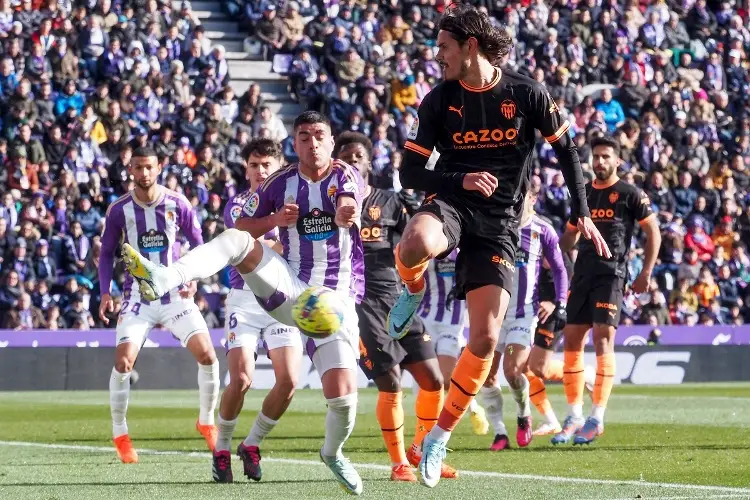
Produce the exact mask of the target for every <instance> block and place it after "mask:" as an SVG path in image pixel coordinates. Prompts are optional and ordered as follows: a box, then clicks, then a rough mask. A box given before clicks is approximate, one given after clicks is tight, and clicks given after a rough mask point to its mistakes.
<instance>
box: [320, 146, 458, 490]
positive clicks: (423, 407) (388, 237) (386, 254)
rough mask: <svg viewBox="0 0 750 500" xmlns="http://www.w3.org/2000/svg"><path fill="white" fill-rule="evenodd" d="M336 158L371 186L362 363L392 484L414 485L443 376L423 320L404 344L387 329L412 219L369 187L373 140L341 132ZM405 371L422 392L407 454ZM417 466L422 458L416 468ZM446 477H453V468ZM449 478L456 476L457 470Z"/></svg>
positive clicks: (365, 218) (394, 200)
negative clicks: (398, 248)
mask: <svg viewBox="0 0 750 500" xmlns="http://www.w3.org/2000/svg"><path fill="white" fill-rule="evenodd" d="M333 155H334V158H338V159H339V160H342V161H345V162H346V163H348V164H350V165H352V166H353V167H355V168H357V170H358V171H359V172H360V174H361V175H362V177H363V179H364V181H365V182H364V183H365V185H367V190H366V191H365V196H364V201H363V204H362V221H361V222H362V223H361V226H360V227H361V229H360V235H361V236H362V246H363V248H364V253H365V254H364V257H365V296H364V299H363V300H362V303H361V304H357V306H356V309H357V314H358V316H359V339H360V340H359V350H360V353H359V354H360V358H359V365H360V368H362V371H363V372H364V373H365V375H367V378H368V379H370V380H373V381H374V382H375V385H376V386H377V388H378V391H379V394H378V403H377V407H376V415H377V418H378V423H379V424H380V429H381V432H382V433H383V439H384V441H385V445H386V448H387V450H388V454H389V455H390V458H391V462H392V470H391V480H393V481H410V482H416V481H417V478H416V476H415V475H414V472H413V471H412V469H411V466H410V465H409V461H412V462H414V457H415V455H414V451H413V450H414V449H417V450H418V449H419V448H420V445H421V444H422V439H423V438H424V436H425V434H427V432H429V430H430V429H431V428H432V426H433V425H434V424H435V422H436V421H437V417H438V414H439V413H440V408H441V406H442V396H443V377H442V374H441V373H440V366H439V365H438V362H437V354H436V353H435V346H434V345H433V343H432V340H431V339H430V336H429V335H428V334H427V332H425V328H424V325H423V324H422V322H421V321H419V320H417V321H415V322H414V323H413V324H412V325H411V327H410V329H409V332H408V333H407V334H406V335H405V336H404V337H403V338H402V339H400V340H396V339H394V338H392V337H391V336H390V335H388V328H387V327H386V317H387V316H388V311H389V310H390V308H391V307H392V306H393V303H394V302H396V298H397V297H398V291H399V289H400V282H399V279H398V274H397V273H396V264H395V262H394V255H393V248H394V245H395V242H396V240H397V238H398V237H400V235H401V233H403V231H404V228H405V227H406V223H407V222H408V221H409V215H408V213H407V209H406V207H405V206H404V204H403V202H402V200H401V198H400V197H399V196H398V195H397V194H396V193H394V192H391V191H385V190H383V189H377V188H374V187H372V186H369V185H368V180H369V176H370V169H371V165H370V161H371V158H372V142H370V139H368V138H367V137H366V136H365V135H363V134H360V133H356V132H344V133H342V134H340V135H339V137H338V138H337V139H336V146H335V149H334V152H333ZM402 369H404V370H407V371H408V372H409V373H411V375H412V376H413V377H414V380H415V382H416V383H417V385H419V388H420V391H419V393H418V395H417V398H416V399H417V400H416V413H417V428H416V434H415V436H414V442H413V444H412V445H411V448H410V450H409V453H406V450H405V449H404V429H403V426H404V409H403V406H402V404H401V400H402V393H401V370H402ZM417 463H418V460H417V461H416V462H415V463H414V465H416V464H417ZM446 473H450V468H449V469H448V470H446ZM451 475H452V476H453V477H455V475H456V473H455V469H453V472H452V474H451Z"/></svg>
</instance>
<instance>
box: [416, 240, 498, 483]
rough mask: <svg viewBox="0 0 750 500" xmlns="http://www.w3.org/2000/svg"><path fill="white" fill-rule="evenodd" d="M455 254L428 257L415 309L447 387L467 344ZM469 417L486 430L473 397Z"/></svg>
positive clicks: (474, 425) (482, 431)
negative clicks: (457, 284) (457, 292)
mask: <svg viewBox="0 0 750 500" xmlns="http://www.w3.org/2000/svg"><path fill="white" fill-rule="evenodd" d="M457 256H458V249H456V250H453V251H452V252H451V253H450V255H448V256H446V257H445V258H444V259H433V260H431V261H430V265H429V266H428V267H427V270H426V271H425V274H424V277H425V294H424V300H423V301H422V302H421V303H420V304H419V309H417V314H418V315H419V318H420V319H421V320H422V322H423V323H424V325H425V329H426V330H427V333H429V334H430V336H432V339H433V342H434V343H435V352H437V358H438V363H439V364H440V371H441V372H442V373H443V380H444V381H445V383H444V388H445V390H446V391H448V390H449V389H450V380H451V375H452V374H453V370H454V369H455V368H456V362H457V361H458V358H459V356H460V355H461V351H462V350H463V349H464V348H466V337H465V336H464V328H465V326H464V325H465V324H466V302H465V301H463V300H457V299H456V296H455V293H454V290H455V286H456V257H457ZM469 420H470V421H471V429H472V431H474V434H476V435H477V436H484V435H485V434H487V431H489V428H490V424H489V422H488V421H487V415H486V414H485V411H484V408H482V407H481V406H479V403H478V402H477V400H476V399H472V400H471V403H469ZM443 477H445V476H443Z"/></svg>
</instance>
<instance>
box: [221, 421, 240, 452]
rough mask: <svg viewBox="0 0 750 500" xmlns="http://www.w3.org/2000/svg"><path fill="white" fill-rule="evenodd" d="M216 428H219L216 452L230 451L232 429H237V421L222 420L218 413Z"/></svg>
mask: <svg viewBox="0 0 750 500" xmlns="http://www.w3.org/2000/svg"><path fill="white" fill-rule="evenodd" d="M217 427H218V428H219V436H218V437H217V438H216V451H230V450H231V449H232V435H233V434H234V428H235V427H237V419H236V418H235V419H233V420H224V419H223V418H221V413H219V420H218V422H217Z"/></svg>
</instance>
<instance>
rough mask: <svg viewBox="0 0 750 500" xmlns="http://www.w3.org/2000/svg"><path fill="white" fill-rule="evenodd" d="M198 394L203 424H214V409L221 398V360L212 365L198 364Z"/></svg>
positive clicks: (199, 419) (199, 420)
mask: <svg viewBox="0 0 750 500" xmlns="http://www.w3.org/2000/svg"><path fill="white" fill-rule="evenodd" d="M198 395H199V399H200V415H199V417H198V422H200V424H201V425H214V411H215V410H216V402H217V401H218V400H219V361H218V360H217V361H214V364H212V365H198Z"/></svg>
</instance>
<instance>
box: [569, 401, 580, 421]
mask: <svg viewBox="0 0 750 500" xmlns="http://www.w3.org/2000/svg"><path fill="white" fill-rule="evenodd" d="M568 416H571V417H573V418H583V404H582V403H581V404H572V405H571V404H569V405H568Z"/></svg>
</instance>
